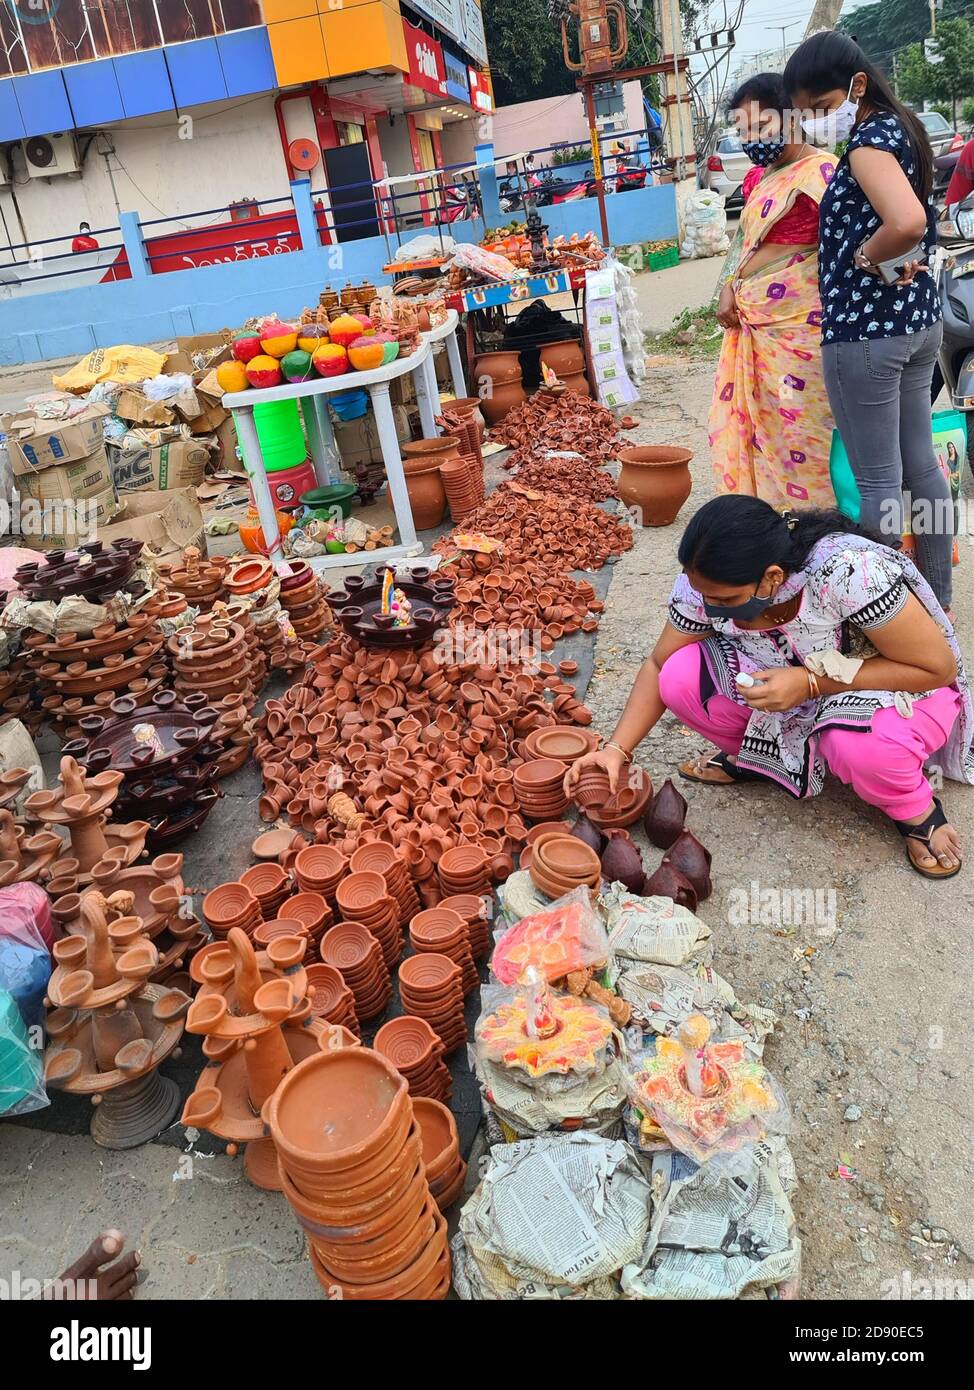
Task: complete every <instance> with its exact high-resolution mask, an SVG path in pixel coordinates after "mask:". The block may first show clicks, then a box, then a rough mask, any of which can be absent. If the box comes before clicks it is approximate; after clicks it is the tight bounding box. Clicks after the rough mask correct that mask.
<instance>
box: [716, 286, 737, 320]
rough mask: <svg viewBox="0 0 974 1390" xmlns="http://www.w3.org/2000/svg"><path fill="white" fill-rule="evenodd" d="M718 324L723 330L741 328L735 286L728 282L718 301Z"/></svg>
mask: <svg viewBox="0 0 974 1390" xmlns="http://www.w3.org/2000/svg"><path fill="white" fill-rule="evenodd" d="M717 322H718V323H719V324H720V326H721V328H740V326H741V320H740V318H739V316H738V313H737V301H736V299H735V298H734V286H733V285H732V284H731V282H730V281H729V280H728V282H727V284H726V285H725V286H724V288H723V289H722V290H721V292H720V298H719V299H718V300H717Z"/></svg>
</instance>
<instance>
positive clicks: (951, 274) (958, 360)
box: [930, 193, 974, 470]
mask: <svg viewBox="0 0 974 1390" xmlns="http://www.w3.org/2000/svg"><path fill="white" fill-rule="evenodd" d="M937 234H938V245H937V248H936V250H935V251H934V254H933V259H932V262H931V267H930V271H931V274H932V275H933V277H934V281H935V283H936V285H937V288H938V290H939V291H940V300H941V304H942V305H943V314H944V337H943V343H942V345H941V348H940V357H939V366H940V370H941V373H942V374H943V378H944V383H945V384H946V386H947V389H948V390H949V391H950V398H951V403H952V404H953V406H954V408H955V409H956V410H963V411H965V412H966V413H967V417H968V432H967V459H968V463H969V464H970V466H971V468H972V470H974V193H971V194H969V195H968V196H967V197H966V198H965V199H964V200H963V202H960V203H953V204H951V206H950V207H949V208H947V210H946V214H945V216H944V217H943V218H942V220H941V221H940V223H939V224H938V227H937Z"/></svg>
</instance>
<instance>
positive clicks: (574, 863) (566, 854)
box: [529, 831, 602, 898]
mask: <svg viewBox="0 0 974 1390" xmlns="http://www.w3.org/2000/svg"><path fill="white" fill-rule="evenodd" d="M529 872H530V874H531V879H532V882H533V883H534V885H535V887H536V888H539V889H540V890H541V892H542V893H544V894H545V896H546V897H549V898H560V897H562V896H563V895H564V894H565V893H570V892H572V890H573V889H575V888H581V887H587V888H597V887H598V885H599V881H600V879H601V876H602V866H601V862H600V860H599V856H598V855H597V854H596V852H595V850H594V849H590V848H589V846H588V845H586V844H584V843H583V841H582V840H580V839H578V838H577V837H576V836H574V835H564V834H559V833H558V832H557V831H547V832H546V833H545V834H543V835H539V836H538V837H537V839H536V840H535V841H534V843H533V844H532V846H531V862H530V866H529Z"/></svg>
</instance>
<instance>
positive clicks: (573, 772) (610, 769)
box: [563, 748, 629, 796]
mask: <svg viewBox="0 0 974 1390" xmlns="http://www.w3.org/2000/svg"><path fill="white" fill-rule="evenodd" d="M628 766H629V763H628V760H627V759H626V757H625V756H624V754H622V753H620V752H619V750H618V748H596V749H594V750H593V752H591V753H586V754H585V756H584V757H581V758H578V759H577V760H576V761H575V762H573V763H572V765H571V767H570V768H569V769H568V771H567V772H566V773H565V779H564V783H563V786H564V788H565V795H566V796H571V795H572V793H573V791H574V789H575V783H576V782H577V781H578V779H579V777H580V776H581V774H582V773H583V772H584V771H585V769H586V768H595V769H597V770H598V771H601V772H605V773H606V774H607V775H608V778H609V790H610V791H611V792H612V794H613V795H615V793H616V792H617V791H618V790H619V774H620V773H621V772H622V769H623V768H624V767H628Z"/></svg>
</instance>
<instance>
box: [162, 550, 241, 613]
mask: <svg viewBox="0 0 974 1390" xmlns="http://www.w3.org/2000/svg"><path fill="white" fill-rule="evenodd" d="M157 569H158V572H159V576H160V578H161V579H162V580H163V582H164V584H165V586H166V589H167V590H168V591H169V592H170V593H171V594H181V595H182V597H183V598H184V599H185V600H186V602H187V603H188V604H189V605H190V606H191V607H192V608H195V609H196V610H197V611H198V612H200V613H208V612H209V611H210V609H211V608H212V607H213V605H214V604H215V603H216V602H217V601H218V600H219V599H223V598H226V593H225V591H224V588H223V575H224V571H225V569H226V560H224V559H222V558H221V559H213V560H210V559H204V557H203V556H202V555H201V553H200V551H199V550H197V548H196V546H194V545H191V546H187V548H186V549H185V550H184V551H183V554H182V559H181V560H180V561H178V562H177V563H176V564H175V565H159V566H157Z"/></svg>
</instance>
